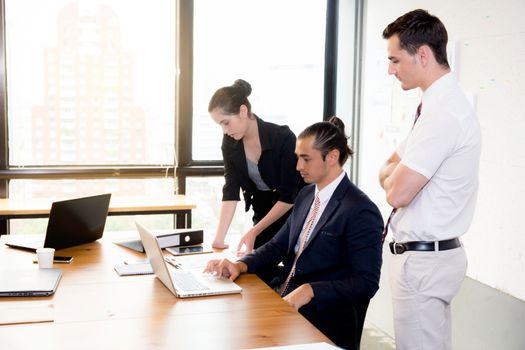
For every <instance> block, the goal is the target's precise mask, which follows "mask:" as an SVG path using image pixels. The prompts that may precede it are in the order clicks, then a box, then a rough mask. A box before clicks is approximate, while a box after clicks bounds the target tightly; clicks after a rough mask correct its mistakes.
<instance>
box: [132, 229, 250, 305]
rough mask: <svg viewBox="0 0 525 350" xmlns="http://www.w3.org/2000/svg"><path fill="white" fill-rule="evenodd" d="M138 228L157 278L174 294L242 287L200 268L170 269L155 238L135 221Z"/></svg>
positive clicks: (185, 295)
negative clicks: (206, 272) (205, 272)
mask: <svg viewBox="0 0 525 350" xmlns="http://www.w3.org/2000/svg"><path fill="white" fill-rule="evenodd" d="M135 224H136V225H137V229H138V230H139V234H140V238H141V240H142V244H143V245H144V248H145V250H146V255H147V256H148V259H149V261H150V264H151V266H152V267H153V272H154V273H155V275H156V276H157V278H158V279H159V280H160V281H161V282H162V283H163V284H164V285H165V286H166V288H168V289H169V290H170V291H171V292H172V293H173V294H174V295H175V296H177V297H179V298H191V297H198V296H208V295H219V294H234V293H240V292H241V291H242V288H241V287H239V286H238V285H237V284H235V283H234V282H232V281H230V280H229V279H227V278H217V277H216V276H213V275H207V274H203V273H202V269H187V270H184V269H183V270H173V271H170V270H169V269H168V266H167V264H166V261H165V260H164V255H163V254H162V249H160V246H159V243H158V241H157V238H156V237H155V235H154V234H153V233H151V232H150V231H149V230H148V229H146V228H145V227H144V226H142V225H141V224H139V223H138V222H136V223H135Z"/></svg>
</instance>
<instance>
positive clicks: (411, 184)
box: [379, 10, 481, 350]
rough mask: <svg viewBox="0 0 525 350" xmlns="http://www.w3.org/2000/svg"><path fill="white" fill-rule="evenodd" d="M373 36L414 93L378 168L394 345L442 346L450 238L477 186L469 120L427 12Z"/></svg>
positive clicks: (473, 124) (460, 252) (447, 333)
mask: <svg viewBox="0 0 525 350" xmlns="http://www.w3.org/2000/svg"><path fill="white" fill-rule="evenodd" d="M383 38H385V39H387V40H388V59H389V60H390V63H389V67H388V73H389V74H394V75H395V76H396V78H397V79H398V80H399V81H400V82H401V87H402V88H403V89H404V90H410V89H414V88H420V89H421V90H422V92H423V97H422V101H421V105H420V106H419V107H418V112H417V113H416V118H415V121H414V126H413V128H412V131H411V132H410V133H409V135H408V137H407V138H406V139H405V140H404V141H403V142H402V143H401V144H400V145H399V147H398V148H397V150H396V151H395V152H394V153H393V154H392V155H391V156H390V158H389V159H388V160H387V162H386V164H385V165H384V166H383V168H382V169H381V170H380V174H379V180H380V183H381V186H382V187H383V188H384V190H385V193H386V199H387V201H388V203H389V204H390V205H391V206H392V207H393V208H395V209H394V210H393V211H392V215H391V216H390V218H389V222H390V230H391V232H392V236H393V241H392V242H391V243H390V244H389V245H390V250H391V252H392V254H394V256H393V257H392V260H391V267H390V284H391V289H392V302H393V309H394V329H395V336H396V344H397V349H398V350H403V349H450V348H451V343H452V342H451V320H450V303H451V301H452V299H453V298H454V296H455V295H456V294H457V292H458V290H459V288H460V286H461V282H462V281H463V279H464V277H465V272H466V268H467V259H466V255H465V251H464V249H463V246H462V245H461V242H460V240H459V237H460V236H461V235H463V234H464V233H465V232H466V231H467V230H468V228H469V226H470V224H471V222H472V217H473V215H474V208H475V205H476V197H477V191H478V169H479V157H480V151H481V136H480V128H479V123H478V120H477V117H476V114H475V112H474V110H473V108H472V106H471V105H470V104H469V102H468V100H467V98H466V97H465V95H464V94H463V92H462V91H461V89H460V88H459V86H458V83H457V81H456V79H455V78H454V76H453V75H452V74H451V73H450V67H449V65H448V62H447V54H446V45H447V31H446V29H445V27H444V25H443V23H441V21H440V20H439V19H438V18H437V17H435V16H432V15H430V14H429V13H428V12H427V11H424V10H415V11H412V12H409V13H407V14H405V15H403V16H401V17H399V18H398V19H396V20H395V21H394V22H392V23H391V24H389V25H388V26H387V27H386V29H385V30H384V31H383ZM387 230H388V222H387V228H386V229H385V233H386V232H388V231H387Z"/></svg>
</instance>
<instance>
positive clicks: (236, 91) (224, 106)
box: [208, 79, 252, 115]
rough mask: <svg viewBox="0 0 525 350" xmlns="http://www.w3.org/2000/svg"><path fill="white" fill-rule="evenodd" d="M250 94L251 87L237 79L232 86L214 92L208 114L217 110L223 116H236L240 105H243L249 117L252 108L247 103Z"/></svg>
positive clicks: (248, 102)
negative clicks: (223, 114)
mask: <svg viewBox="0 0 525 350" xmlns="http://www.w3.org/2000/svg"><path fill="white" fill-rule="evenodd" d="M251 93H252V87H251V85H250V84H249V83H248V82H246V81H244V80H242V79H237V80H235V82H234V83H233V85H231V86H225V87H222V88H220V89H219V90H217V91H215V93H214V94H213V96H212V97H211V100H210V103H209V105H208V112H211V111H213V110H214V109H215V108H219V109H220V110H221V111H222V112H223V113H225V114H238V113H239V109H240V108H241V105H245V106H246V107H247V108H248V115H251V113H252V110H251V109H252V106H251V104H250V101H248V96H250V94H251Z"/></svg>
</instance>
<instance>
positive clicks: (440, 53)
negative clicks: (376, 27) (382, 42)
mask: <svg viewBox="0 0 525 350" xmlns="http://www.w3.org/2000/svg"><path fill="white" fill-rule="evenodd" d="M396 34H397V35H398V36H399V46H400V47H401V49H404V50H406V51H408V53H410V54H411V55H413V54H415V53H416V51H417V49H419V48H420V47H421V46H422V45H428V46H429V47H430V49H431V50H432V52H433V53H434V57H435V58H436V61H437V62H438V63H439V64H440V65H442V66H444V67H446V68H450V66H449V64H448V60H447V41H448V35H447V30H446V29H445V26H444V25H443V23H442V22H441V21H440V20H439V18H437V17H436V16H432V15H431V14H429V13H428V12H427V11H425V10H421V9H419V10H414V11H411V12H408V13H405V14H404V15H403V16H401V17H399V18H398V19H396V20H395V21H394V22H392V23H390V24H389V25H388V26H387V27H386V28H385V30H384V31H383V38H384V39H389V38H390V37H392V36H394V35H396Z"/></svg>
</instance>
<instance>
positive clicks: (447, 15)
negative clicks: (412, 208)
mask: <svg viewBox="0 0 525 350" xmlns="http://www.w3.org/2000/svg"><path fill="white" fill-rule="evenodd" d="M416 8H424V9H426V10H428V11H429V12H430V13H432V14H434V15H437V16H438V17H439V18H440V19H441V20H442V22H443V23H444V24H445V26H446V27H447V30H448V33H449V40H450V41H451V42H452V43H453V44H455V45H453V46H454V47H455V50H454V51H455V54H456V59H455V60H454V62H455V65H456V67H455V70H456V71H457V73H458V75H459V81H460V84H461V86H462V87H463V88H464V90H465V91H466V92H467V94H468V95H469V96H470V97H471V98H472V100H473V103H474V105H475V107H476V111H477V114H478V117H479V119H480V123H481V128H482V137H483V150H482V155H481V168H480V190H479V197H478V204H477V210H476V215H475V217H474V222H473V224H472V226H471V229H470V230H469V232H468V233H467V234H466V235H465V236H464V237H463V242H464V245H465V247H466V250H467V254H468V259H469V267H468V272H467V274H468V276H470V277H472V278H473V279H475V280H478V281H480V282H482V283H484V284H487V285H489V286H491V287H494V288H496V289H498V290H501V291H503V292H505V293H508V294H510V295H512V296H514V297H516V298H518V299H521V300H525V272H524V271H525V21H524V20H523V14H525V1H523V0H502V1H493V0H463V1H453V0H428V1H425V2H422V1H415V0H389V1H384V0H383V1H379V0H370V1H368V2H367V4H366V10H365V16H366V19H365V52H364V74H363V114H362V124H361V127H362V137H361V145H360V147H359V149H358V151H359V153H360V177H359V179H360V183H359V185H360V187H361V188H362V189H363V190H364V191H365V192H366V193H367V194H368V195H369V196H370V197H371V198H372V199H373V200H374V201H375V202H376V203H377V204H378V205H379V206H380V207H381V210H382V212H383V214H384V217H385V218H386V216H387V215H388V213H389V210H390V209H389V208H388V205H387V203H386V201H385V199H384V194H383V192H382V190H381V188H380V186H379V184H378V180H377V174H378V169H379V167H380V166H381V164H382V163H383V162H384V160H386V158H387V157H388V156H389V155H390V154H391V152H392V151H393V150H394V149H395V146H396V144H397V143H398V142H399V141H400V140H401V139H402V138H403V137H404V136H405V135H406V134H407V132H408V129H409V127H410V125H411V124H410V123H411V118H412V116H413V113H414V111H415V108H416V106H417V104H418V101H419V98H420V93H419V92H417V91H411V92H404V91H402V90H401V89H400V88H399V85H398V83H397V82H395V81H394V80H393V78H392V77H389V76H388V75H387V64H388V61H387V57H386V56H387V54H386V41H385V40H383V39H382V37H381V33H382V31H383V29H384V27H385V26H386V25H387V24H388V23H390V22H392V21H393V20H395V19H396V18H397V17H399V16H400V15H402V14H403V13H405V12H408V11H410V10H413V9H416ZM385 255H386V254H385ZM385 258H386V259H385V262H384V266H383V276H382V279H383V281H382V286H381V288H388V284H386V283H385V278H387V270H388V257H387V256H385ZM379 293H382V292H381V290H380V292H379ZM380 299H381V298H379V300H380ZM387 307H388V306H387ZM386 317H388V315H387V316H386Z"/></svg>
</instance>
